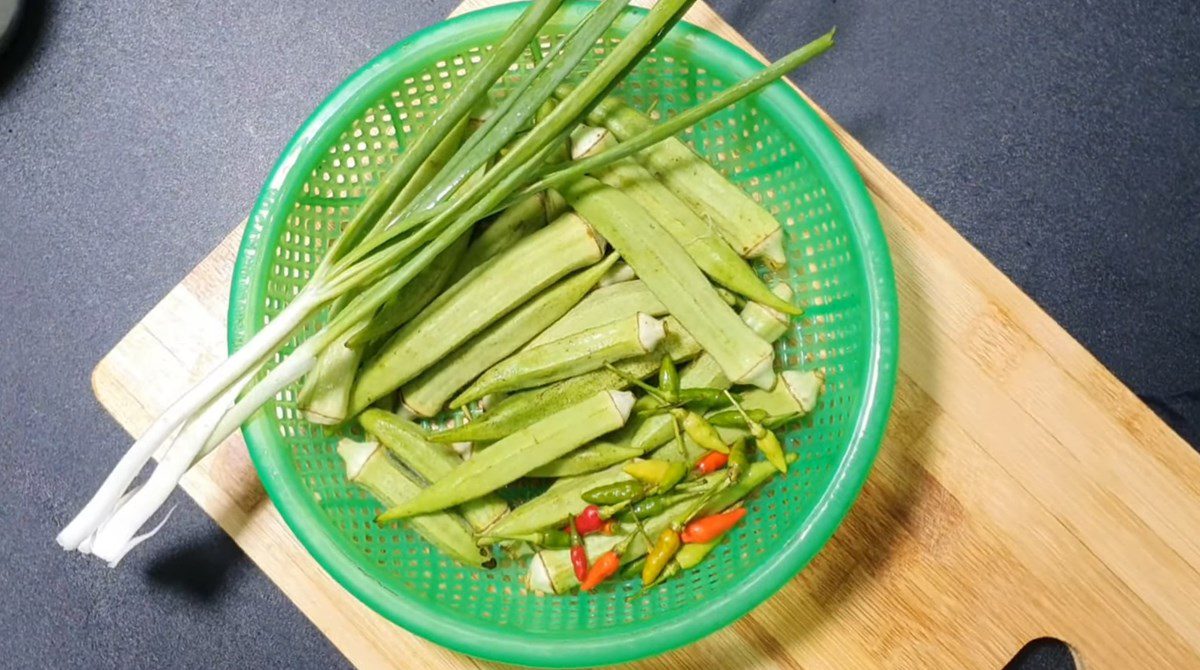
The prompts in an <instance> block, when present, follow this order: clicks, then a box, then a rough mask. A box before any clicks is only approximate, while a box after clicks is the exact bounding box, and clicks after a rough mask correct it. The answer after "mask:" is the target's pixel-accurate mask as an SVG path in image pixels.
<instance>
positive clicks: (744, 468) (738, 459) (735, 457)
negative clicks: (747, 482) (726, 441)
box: [725, 437, 750, 482]
mask: <svg viewBox="0 0 1200 670" xmlns="http://www.w3.org/2000/svg"><path fill="white" fill-rule="evenodd" d="M725 468H726V470H727V472H728V473H729V477H730V478H731V479H732V480H733V481H735V482H736V481H738V480H740V479H741V478H742V477H743V476H744V475H745V474H746V473H747V472H748V471H749V470H750V459H749V458H748V457H747V456H746V438H744V437H739V438H738V439H737V440H735V441H734V443H733V446H732V447H730V448H729V462H728V463H726V464H725Z"/></svg>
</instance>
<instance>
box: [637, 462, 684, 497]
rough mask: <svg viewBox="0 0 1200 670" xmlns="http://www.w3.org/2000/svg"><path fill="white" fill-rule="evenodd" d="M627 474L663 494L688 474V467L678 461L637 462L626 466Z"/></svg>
mask: <svg viewBox="0 0 1200 670" xmlns="http://www.w3.org/2000/svg"><path fill="white" fill-rule="evenodd" d="M623 469H624V470H625V472H626V473H627V474H628V475H629V476H631V477H633V478H635V479H640V480H641V481H643V482H645V483H647V484H649V485H651V486H653V487H655V488H656V489H658V491H659V492H660V493H661V492H663V491H667V490H670V489H671V487H673V486H675V485H676V484H678V483H679V480H681V479H683V477H684V475H686V474H687V466H686V465H684V464H683V463H680V462H678V461H660V460H653V459H652V460H645V461H642V460H637V461H631V462H629V463H626V464H625V467H624V468H623Z"/></svg>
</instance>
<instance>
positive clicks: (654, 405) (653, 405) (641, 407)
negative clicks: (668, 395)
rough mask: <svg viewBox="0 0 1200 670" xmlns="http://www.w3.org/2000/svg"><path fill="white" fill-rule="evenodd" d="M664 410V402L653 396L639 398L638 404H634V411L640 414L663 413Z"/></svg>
mask: <svg viewBox="0 0 1200 670" xmlns="http://www.w3.org/2000/svg"><path fill="white" fill-rule="evenodd" d="M662 409H664V406H663V404H662V401H660V400H659V399H658V398H655V397H654V396H652V395H644V396H642V397H640V398H638V399H637V402H635V403H633V411H634V412H637V413H639V414H640V413H642V412H654V411H656V410H659V411H661V410H662Z"/></svg>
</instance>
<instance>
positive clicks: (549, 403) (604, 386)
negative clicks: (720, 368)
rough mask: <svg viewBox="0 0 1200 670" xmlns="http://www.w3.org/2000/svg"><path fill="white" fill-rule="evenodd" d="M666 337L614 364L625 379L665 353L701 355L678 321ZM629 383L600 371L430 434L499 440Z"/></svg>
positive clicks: (668, 323)
mask: <svg viewBox="0 0 1200 670" xmlns="http://www.w3.org/2000/svg"><path fill="white" fill-rule="evenodd" d="M663 321H664V325H665V329H666V337H664V338H663V341H662V343H661V344H660V346H659V349H661V351H655V352H652V353H649V354H646V355H643V356H638V357H636V358H630V359H627V360H624V361H619V362H617V363H615V364H614V365H613V367H614V368H616V369H617V370H618V371H620V373H622V374H623V375H625V376H629V377H634V378H642V377H645V376H647V375H650V374H653V373H654V372H655V371H656V370H658V366H659V361H660V360H661V359H662V355H663V353H666V354H667V355H669V356H670V357H671V358H672V359H674V360H676V361H686V360H689V359H691V358H693V357H695V356H697V355H698V354H699V353H700V345H699V344H698V343H697V342H696V341H695V340H693V339H692V338H691V337H690V336H689V335H688V334H687V332H686V331H684V330H683V329H682V328H681V327H680V326H679V324H678V322H676V321H675V320H674V318H673V317H667V318H666V319H664V320H663ZM628 386H629V383H628V382H627V381H626V380H625V379H624V378H623V377H622V375H621V374H618V373H615V372H613V371H611V370H608V369H604V370H596V371H593V372H589V373H586V374H582V375H579V376H578V377H572V378H570V379H564V380H563V381H560V382H556V383H554V384H550V385H547V386H544V387H542V388H539V389H531V390H529V391H522V392H520V393H515V394H513V395H511V396H509V397H507V398H505V399H504V400H502V401H500V402H499V403H497V404H496V405H495V406H494V407H492V408H490V409H488V411H486V412H484V413H483V414H482V415H480V416H477V417H475V420H474V421H471V422H470V423H466V424H463V425H460V426H457V427H454V428H448V429H445V430H441V431H438V432H435V433H432V434H430V436H429V439H431V440H433V441H434V442H477V441H487V440H498V439H500V438H502V437H504V436H506V435H508V434H510V433H512V432H514V431H517V430H520V429H521V428H524V427H525V426H528V425H530V424H531V423H533V422H534V421H537V420H538V419H540V418H542V417H544V416H546V414H548V413H552V412H555V411H558V410H560V409H562V408H564V407H567V406H568V405H570V404H572V403H575V402H579V401H580V400H582V399H583V398H586V397H588V396H589V395H592V394H593V393H596V392H597V391H605V390H621V389H624V388H627V387H628Z"/></svg>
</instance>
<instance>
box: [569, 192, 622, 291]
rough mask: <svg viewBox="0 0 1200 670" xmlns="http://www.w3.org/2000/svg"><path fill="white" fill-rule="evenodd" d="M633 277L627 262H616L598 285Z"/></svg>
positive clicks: (618, 282) (616, 282) (608, 284)
mask: <svg viewBox="0 0 1200 670" xmlns="http://www.w3.org/2000/svg"><path fill="white" fill-rule="evenodd" d="M564 202H565V201H564ZM635 278H637V275H636V274H634V272H633V268H631V267H629V264H628V263H617V264H616V265H614V266H613V269H611V270H609V271H608V274H606V275H604V277H603V278H602V279H601V280H600V286H601V287H605V286H612V285H614V284H620V283H622V282H627V281H633V280H634V279H635Z"/></svg>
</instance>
